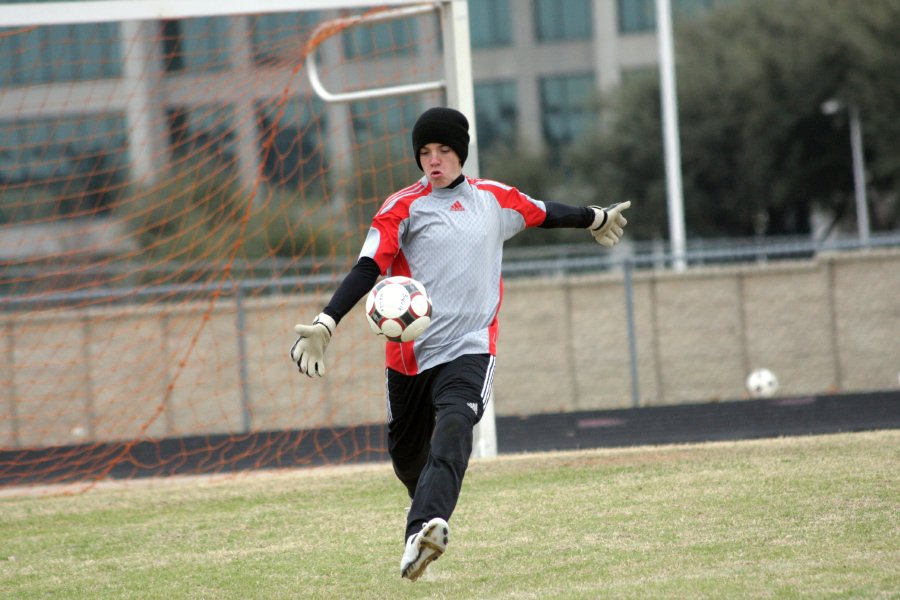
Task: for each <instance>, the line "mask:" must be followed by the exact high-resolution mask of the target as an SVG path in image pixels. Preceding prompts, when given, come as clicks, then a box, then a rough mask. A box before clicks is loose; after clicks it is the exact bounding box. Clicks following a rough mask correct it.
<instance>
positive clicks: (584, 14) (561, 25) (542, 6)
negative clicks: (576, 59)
mask: <svg viewBox="0 0 900 600" xmlns="http://www.w3.org/2000/svg"><path fill="white" fill-rule="evenodd" d="M534 9H535V10H534V12H535V14H534V17H535V18H534V22H535V24H536V26H537V39H538V40H539V41H542V42H551V41H561V40H583V39H590V38H591V34H592V27H591V2H590V0H535V4H534Z"/></svg>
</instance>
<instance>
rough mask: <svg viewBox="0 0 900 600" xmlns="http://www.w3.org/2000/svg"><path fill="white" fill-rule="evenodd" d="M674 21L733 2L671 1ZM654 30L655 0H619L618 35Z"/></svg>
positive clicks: (708, 0) (704, 12)
mask: <svg viewBox="0 0 900 600" xmlns="http://www.w3.org/2000/svg"><path fill="white" fill-rule="evenodd" d="M671 1H672V17H673V18H674V19H675V21H676V22H677V21H686V20H690V19H696V18H699V17H701V16H703V15H705V14H707V13H708V12H709V11H710V10H712V9H714V8H716V7H718V6H724V5H727V4H733V3H734V0H671ZM655 30H656V0H619V33H642V32H646V31H655Z"/></svg>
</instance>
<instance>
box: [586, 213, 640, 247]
mask: <svg viewBox="0 0 900 600" xmlns="http://www.w3.org/2000/svg"><path fill="white" fill-rule="evenodd" d="M629 206H631V201H628V202H620V203H618V204H613V205H612V206H608V207H607V208H603V207H600V206H591V207H590V208H591V209H592V210H593V211H594V222H593V223H591V226H590V227H588V229H590V230H591V235H592V236H594V239H595V240H597V243H598V244H600V245H601V246H603V247H604V248H612V247H613V246H615V245H616V244H618V243H619V238H621V237H622V233H624V231H623V230H624V227H625V225H627V224H628V220H627V219H626V218H625V217H624V216H623V215H622V211H624V210H625V209H626V208H628V207H629Z"/></svg>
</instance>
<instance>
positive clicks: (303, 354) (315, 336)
mask: <svg viewBox="0 0 900 600" xmlns="http://www.w3.org/2000/svg"><path fill="white" fill-rule="evenodd" d="M336 327H337V323H335V322H334V319H332V318H331V317H329V316H328V315H326V314H325V313H319V315H318V316H317V317H316V319H315V320H314V321H313V323H312V325H294V331H295V332H296V333H297V335H299V336H300V337H299V338H297V341H296V342H294V345H293V346H291V360H292V361H294V362H295V363H297V368H299V369H300V372H301V373H303V374H304V375H307V376H308V377H312V376H313V375H316V376H318V377H321V376H322V375H324V374H325V348H327V347H328V342H330V341H331V336H332V334H334V330H335V328H336Z"/></svg>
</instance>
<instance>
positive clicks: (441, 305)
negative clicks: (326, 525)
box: [291, 107, 630, 581]
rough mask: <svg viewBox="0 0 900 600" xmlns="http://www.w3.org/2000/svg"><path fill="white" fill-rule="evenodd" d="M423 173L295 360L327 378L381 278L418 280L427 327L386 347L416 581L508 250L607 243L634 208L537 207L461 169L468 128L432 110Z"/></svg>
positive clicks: (461, 441)
mask: <svg viewBox="0 0 900 600" xmlns="http://www.w3.org/2000/svg"><path fill="white" fill-rule="evenodd" d="M412 146H413V152H414V156H415V158H416V162H417V163H418V165H419V168H420V169H421V170H422V171H424V173H425V176H424V177H422V178H421V179H420V180H419V181H417V182H416V183H414V184H413V185H411V186H409V187H407V188H404V189H402V190H400V191H398V192H397V193H395V194H393V195H392V196H390V197H389V198H388V199H387V200H386V201H385V203H384V204H383V205H382V207H381V209H380V210H379V211H378V213H377V214H376V215H375V217H374V219H373V220H372V226H371V228H370V229H369V233H368V235H367V237H366V240H365V243H364V244H363V247H362V251H361V252H360V255H359V260H358V262H357V263H356V265H355V266H354V267H353V269H351V271H350V273H349V274H348V275H347V276H346V277H345V278H344V280H343V281H342V282H341V284H340V286H338V289H337V290H336V291H335V293H334V295H333V296H332V298H331V300H330V301H329V303H328V305H327V306H326V307H325V308H324V309H323V311H322V312H321V313H320V314H319V315H318V316H317V317H316V318H315V320H314V321H313V323H312V325H297V326H296V327H295V328H294V329H295V331H296V333H298V334H299V335H300V338H299V339H298V340H297V341H296V342H295V343H294V346H293V347H292V348H291V360H293V361H294V362H296V363H297V366H298V367H299V369H300V372H301V373H304V374H306V375H308V376H310V377H313V376H318V377H321V376H322V375H324V374H325V360H324V359H325V348H326V347H327V346H328V342H329V341H330V340H331V337H332V335H334V332H335V328H336V327H337V324H338V323H339V322H340V320H341V318H342V317H343V316H344V315H346V314H347V313H348V312H349V311H350V309H352V308H353V306H354V305H356V303H357V302H358V301H359V300H360V299H361V298H362V297H363V296H365V295H366V294H367V293H368V292H369V290H370V289H371V288H372V286H373V285H374V284H375V282H376V280H377V279H378V276H379V275H386V274H390V275H406V276H408V277H412V278H414V279H417V280H418V281H420V282H421V283H422V284H423V285H424V286H425V289H426V290H428V293H429V295H430V296H431V299H432V304H433V307H432V311H433V312H432V321H431V325H430V326H429V327H428V329H426V330H425V332H424V333H423V334H422V335H421V336H420V337H419V338H417V339H416V340H414V341H412V342H404V343H400V342H387V351H386V363H387V368H386V378H387V383H386V394H387V412H388V452H389V454H390V456H391V461H392V463H393V466H394V472H395V473H396V474H397V477H398V478H399V479H400V481H401V482H402V483H403V484H404V485H405V486H406V490H407V492H408V493H409V497H410V499H411V501H412V504H411V506H410V509H409V513H408V514H407V521H406V535H405V537H404V539H405V540H406V548H405V551H404V552H403V556H402V558H401V560H400V574H401V575H402V576H403V577H406V578H408V579H410V580H413V581H414V580H416V579H418V578H419V576H420V575H421V574H422V573H423V572H424V571H425V569H426V567H427V566H428V565H429V564H430V563H431V562H432V561H434V560H436V559H437V558H438V557H440V556H441V554H443V552H444V551H445V550H446V548H447V544H448V542H449V538H450V526H449V524H448V521H449V520H450V515H451V514H453V510H454V508H455V507H456V502H457V500H458V499H459V494H460V490H461V488H462V481H463V476H464V475H465V472H466V468H467V466H468V463H469V455H470V454H471V452H472V438H473V435H472V430H473V428H474V427H475V424H476V423H478V421H479V420H480V419H481V417H482V415H483V414H484V409H485V404H486V402H487V401H488V397H489V395H490V391H491V382H492V381H493V375H494V357H495V355H496V342H497V332H498V321H497V317H498V312H499V309H500V301H501V296H502V289H503V288H502V281H501V273H500V266H501V261H502V253H503V243H504V242H505V241H506V240H507V239H509V238H511V237H512V236H513V235H515V234H516V233H518V232H520V231H522V230H523V229H526V228H529V227H542V228H554V227H580V228H585V229H588V230H590V232H591V234H592V235H593V237H594V239H595V240H596V241H597V242H598V243H599V244H600V245H602V246H605V247H612V246H613V245H615V244H616V243H617V242H618V241H619V238H620V237H621V235H622V228H623V227H624V226H625V224H626V222H627V221H626V220H625V217H624V216H622V214H621V213H622V211H623V210H625V209H626V208H628V207H629V206H630V203H629V202H625V203H622V204H617V205H613V206H611V207H609V208H600V207H599V206H590V207H575V206H570V205H566V204H560V203H557V202H547V201H543V202H542V201H539V200H534V199H532V198H530V197H529V196H527V195H525V194H523V193H521V192H519V191H518V190H516V189H515V188H512V187H510V186H507V185H504V184H502V183H498V182H496V181H489V180H485V179H474V178H467V177H465V176H464V175H463V174H462V168H463V165H464V164H465V162H466V157H467V156H468V147H469V123H468V121H467V120H466V117H465V116H464V115H463V114H462V113H460V112H459V111H457V110H454V109H452V108H445V107H437V108H431V109H429V110H427V111H425V112H424V113H422V115H421V116H420V117H419V119H418V120H417V121H416V123H415V125H414V126H413V130H412Z"/></svg>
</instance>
